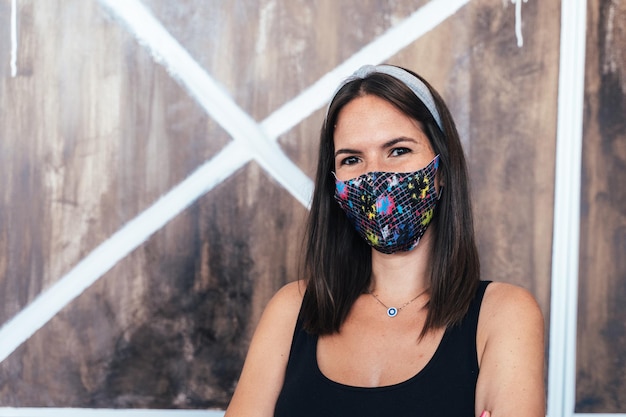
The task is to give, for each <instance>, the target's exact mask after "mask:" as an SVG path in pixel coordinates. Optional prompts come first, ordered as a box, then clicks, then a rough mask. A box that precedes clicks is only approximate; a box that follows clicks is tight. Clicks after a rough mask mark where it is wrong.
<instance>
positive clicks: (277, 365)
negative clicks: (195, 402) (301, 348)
mask: <svg viewBox="0 0 626 417" xmlns="http://www.w3.org/2000/svg"><path fill="white" fill-rule="evenodd" d="M304 289H305V285H304V283H303V282H302V281H295V282H292V283H289V284H286V285H285V286H284V287H282V288H281V289H280V290H278V291H277V292H276V294H275V295H274V296H273V297H272V299H271V300H270V301H269V303H268V304H267V306H266V308H265V311H264V312H263V315H262V316H261V320H260V321H259V324H258V326H257V328H256V331H255V332H254V336H253V337H252V341H251V343H250V348H249V350H248V355H247V357H246V360H245V363H244V366H243V370H242V372H241V378H240V379H239V383H238V384H237V387H236V389H235V393H234V395H233V398H232V399H231V402H230V404H229V406H228V409H227V410H226V416H237V417H242V416H255V417H259V416H267V417H270V416H271V415H273V412H274V411H273V410H274V404H275V403H276V398H278V394H279V392H280V388H281V386H282V383H283V379H284V374H285V368H286V366H287V360H288V358H289V350H290V347H291V341H292V338H293V334H294V329H295V326H296V321H297V319H298V313H299V312H300V306H301V305H302V298H303V296H304Z"/></svg>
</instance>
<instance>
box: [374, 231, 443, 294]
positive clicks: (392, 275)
mask: <svg viewBox="0 0 626 417" xmlns="http://www.w3.org/2000/svg"><path fill="white" fill-rule="evenodd" d="M431 232H432V230H430V229H429V230H427V231H426V233H425V234H424V236H422V239H421V240H420V243H419V244H418V245H417V247H416V248H414V249H413V250H411V251H408V252H398V253H394V254H391V255H387V254H384V253H381V252H378V251H376V250H374V249H372V283H371V286H370V290H371V291H372V292H375V293H376V294H377V295H378V296H379V297H384V299H386V300H389V302H400V301H406V299H410V298H412V297H414V296H415V295H417V294H418V293H420V292H421V291H423V290H424V289H426V288H427V287H428V286H429V283H430V277H429V274H430V253H431V239H430V235H431Z"/></svg>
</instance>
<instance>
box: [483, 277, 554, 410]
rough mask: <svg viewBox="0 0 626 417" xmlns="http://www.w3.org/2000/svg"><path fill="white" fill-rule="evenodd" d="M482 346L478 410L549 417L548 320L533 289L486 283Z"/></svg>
mask: <svg viewBox="0 0 626 417" xmlns="http://www.w3.org/2000/svg"><path fill="white" fill-rule="evenodd" d="M477 348H478V360H479V363H480V374H479V376H478V384H477V387H476V415H480V413H481V412H482V411H483V410H488V411H489V412H490V413H491V417H516V416H519V417H545V415H546V403H545V387H544V322H543V315H542V314H541V310H540V308H539V306H538V305H537V303H536V301H535V299H534V298H533V297H532V295H531V294H530V293H529V292H528V291H526V290H524V289H521V288H519V287H516V286H513V285H509V284H503V283H492V284H490V285H489V286H488V287H487V291H486V292H485V297H484V300H483V304H482V307H481V312H480V318H479V321H478V334H477Z"/></svg>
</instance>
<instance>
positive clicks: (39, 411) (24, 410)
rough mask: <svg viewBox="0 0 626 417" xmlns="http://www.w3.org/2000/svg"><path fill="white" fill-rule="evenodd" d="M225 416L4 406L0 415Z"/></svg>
mask: <svg viewBox="0 0 626 417" xmlns="http://www.w3.org/2000/svg"><path fill="white" fill-rule="evenodd" d="M92 416H93V417H175V416H185V417H192V416H197V417H223V416H224V411H222V410H150V409H111V408H53V407H19V408H14V407H2V408H0V417H92Z"/></svg>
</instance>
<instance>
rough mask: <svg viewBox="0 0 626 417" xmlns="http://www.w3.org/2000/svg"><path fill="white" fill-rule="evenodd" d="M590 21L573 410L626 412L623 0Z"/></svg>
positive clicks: (596, 2)
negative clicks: (574, 407) (574, 403)
mask: <svg viewBox="0 0 626 417" xmlns="http://www.w3.org/2000/svg"><path fill="white" fill-rule="evenodd" d="M587 22H588V23H587V25H588V27H587V64H586V74H585V78H586V80H585V119H584V126H585V127H584V141H583V154H582V156H583V170H582V177H583V183H582V189H581V197H582V198H581V241H580V285H579V287H580V298H579V299H580V301H579V318H578V345H577V348H578V350H577V353H578V355H577V361H578V363H577V373H576V377H577V378H576V411H577V412H581V413H626V304H625V303H624V300H625V299H626V2H624V1H601V0H590V1H589V3H588V16H587Z"/></svg>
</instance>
